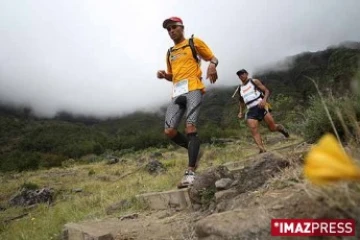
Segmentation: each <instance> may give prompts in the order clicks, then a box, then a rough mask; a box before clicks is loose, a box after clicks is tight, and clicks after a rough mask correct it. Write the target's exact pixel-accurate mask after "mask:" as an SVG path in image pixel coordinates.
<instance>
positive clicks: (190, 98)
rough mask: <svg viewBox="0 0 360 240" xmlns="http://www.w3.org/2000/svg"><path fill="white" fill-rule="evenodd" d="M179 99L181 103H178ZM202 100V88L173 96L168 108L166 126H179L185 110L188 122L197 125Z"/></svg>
mask: <svg viewBox="0 0 360 240" xmlns="http://www.w3.org/2000/svg"><path fill="white" fill-rule="evenodd" d="M177 100H178V102H179V104H177V103H176V101H177ZM179 100H180V101H179ZM201 102H202V93H201V91H200V90H195V91H190V92H188V93H185V94H183V95H180V96H178V97H176V98H173V99H172V100H171V103H170V104H169V106H168V107H167V110H166V116H165V128H177V127H178V126H179V124H180V121H181V118H182V117H183V116H184V113H185V112H186V123H189V124H193V125H196V123H197V120H198V117H199V110H200V105H201Z"/></svg>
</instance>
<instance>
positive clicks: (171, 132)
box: [164, 128, 177, 138]
mask: <svg viewBox="0 0 360 240" xmlns="http://www.w3.org/2000/svg"><path fill="white" fill-rule="evenodd" d="M164 133H165V135H166V136H167V137H168V138H173V137H175V136H176V133H177V131H176V129H174V128H166V129H165V131H164Z"/></svg>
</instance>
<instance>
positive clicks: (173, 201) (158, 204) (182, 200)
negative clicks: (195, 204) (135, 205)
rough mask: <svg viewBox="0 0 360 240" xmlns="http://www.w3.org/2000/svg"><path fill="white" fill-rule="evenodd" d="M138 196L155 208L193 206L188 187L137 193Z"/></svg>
mask: <svg viewBox="0 0 360 240" xmlns="http://www.w3.org/2000/svg"><path fill="white" fill-rule="evenodd" d="M136 198H137V199H138V200H139V201H140V202H141V203H143V204H145V205H146V206H147V207H149V208H150V209H153V210H165V209H177V210H183V209H191V208H192V204H191V201H190V198H189V193H188V189H187V188H183V189H175V190H170V191H165V192H151V193H144V194H139V195H136Z"/></svg>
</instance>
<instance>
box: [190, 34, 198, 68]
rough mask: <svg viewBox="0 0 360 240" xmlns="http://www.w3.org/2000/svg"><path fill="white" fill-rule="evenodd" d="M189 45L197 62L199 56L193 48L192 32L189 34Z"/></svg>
mask: <svg viewBox="0 0 360 240" xmlns="http://www.w3.org/2000/svg"><path fill="white" fill-rule="evenodd" d="M189 45H190V48H191V51H192V54H193V57H194V59H195V60H196V62H199V58H198V55H197V52H196V49H195V45H194V34H192V35H191V37H190V38H189Z"/></svg>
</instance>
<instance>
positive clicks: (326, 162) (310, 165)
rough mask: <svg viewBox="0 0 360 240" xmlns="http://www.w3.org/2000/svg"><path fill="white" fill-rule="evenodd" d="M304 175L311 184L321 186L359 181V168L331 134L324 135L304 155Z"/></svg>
mask: <svg viewBox="0 0 360 240" xmlns="http://www.w3.org/2000/svg"><path fill="white" fill-rule="evenodd" d="M304 175H305V177H306V178H308V179H309V180H310V181H311V182H313V183H315V184H318V185H321V184H328V183H332V182H336V181H348V180H360V168H359V167H358V166H357V165H356V164H355V162H354V161H353V160H352V159H351V158H350V156H348V155H347V154H346V153H345V152H344V151H343V150H342V148H341V146H340V144H339V143H338V141H337V140H336V138H335V137H334V136H333V135H332V134H325V135H324V136H323V137H321V139H320V140H319V142H318V143H317V144H316V145H315V146H314V147H313V148H312V149H311V150H310V151H309V152H308V154H307V155H306V157H305V166H304Z"/></svg>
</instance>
